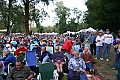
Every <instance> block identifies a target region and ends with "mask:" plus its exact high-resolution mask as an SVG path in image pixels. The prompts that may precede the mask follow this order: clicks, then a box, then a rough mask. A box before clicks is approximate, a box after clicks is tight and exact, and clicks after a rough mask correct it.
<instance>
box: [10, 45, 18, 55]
mask: <svg viewBox="0 0 120 80" xmlns="http://www.w3.org/2000/svg"><path fill="white" fill-rule="evenodd" d="M8 50H9V51H10V52H11V53H13V54H14V52H15V51H16V49H15V47H13V44H10V46H9V48H8Z"/></svg>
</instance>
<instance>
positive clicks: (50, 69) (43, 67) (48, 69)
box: [38, 62, 54, 80]
mask: <svg viewBox="0 0 120 80" xmlns="http://www.w3.org/2000/svg"><path fill="white" fill-rule="evenodd" d="M53 75H54V64H53V63H52V62H49V63H44V64H40V65H39V77H38V78H39V79H38V80H54V76H53Z"/></svg>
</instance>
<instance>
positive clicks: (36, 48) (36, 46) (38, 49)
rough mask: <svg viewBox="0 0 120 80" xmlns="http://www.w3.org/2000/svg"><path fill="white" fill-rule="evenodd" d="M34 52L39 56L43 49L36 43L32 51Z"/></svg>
mask: <svg viewBox="0 0 120 80" xmlns="http://www.w3.org/2000/svg"><path fill="white" fill-rule="evenodd" d="M32 50H33V51H36V55H37V56H38V54H40V52H41V48H40V47H39V44H38V43H36V44H35V46H34V48H33V49H32Z"/></svg>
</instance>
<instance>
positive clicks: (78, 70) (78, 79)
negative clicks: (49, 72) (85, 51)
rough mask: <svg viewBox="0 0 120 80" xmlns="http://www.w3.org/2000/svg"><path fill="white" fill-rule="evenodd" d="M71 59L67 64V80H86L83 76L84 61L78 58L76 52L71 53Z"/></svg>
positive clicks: (84, 75)
mask: <svg viewBox="0 0 120 80" xmlns="http://www.w3.org/2000/svg"><path fill="white" fill-rule="evenodd" d="M72 54H73V55H74V57H73V58H71V59H70V61H69V63H68V70H69V73H68V80H88V79H87V77H86V74H85V70H86V65H85V61H84V60H83V59H82V58H81V57H80V55H79V52H78V51H73V52H72Z"/></svg>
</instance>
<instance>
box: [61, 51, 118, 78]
mask: <svg viewBox="0 0 120 80" xmlns="http://www.w3.org/2000/svg"><path fill="white" fill-rule="evenodd" d="M114 59H115V52H114V49H111V53H110V61H109V62H107V61H106V60H104V61H100V60H95V62H96V63H95V66H96V68H97V71H98V72H99V73H101V75H102V76H104V78H105V80H116V74H117V70H112V67H113V63H114ZM62 80H67V76H64V77H63V79H62Z"/></svg>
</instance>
